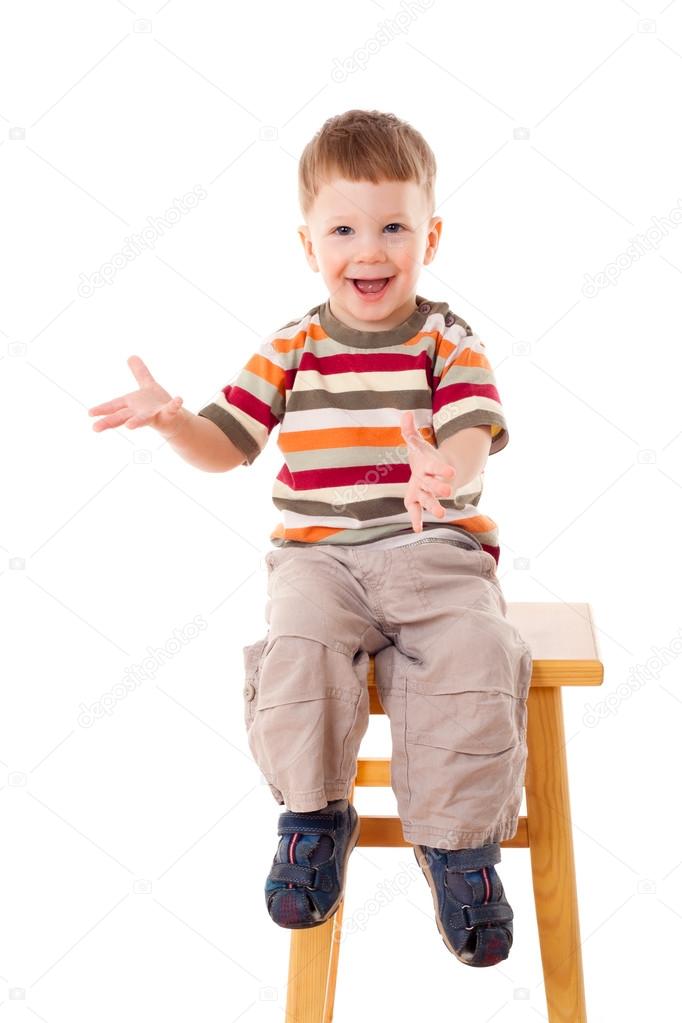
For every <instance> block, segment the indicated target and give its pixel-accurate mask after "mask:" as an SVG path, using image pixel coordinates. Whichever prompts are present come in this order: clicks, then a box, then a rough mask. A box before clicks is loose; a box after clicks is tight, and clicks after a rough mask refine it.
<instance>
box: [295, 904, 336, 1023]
mask: <svg viewBox="0 0 682 1023" xmlns="http://www.w3.org/2000/svg"><path fill="white" fill-rule="evenodd" d="M340 909H341V907H340V906H339V909H337V911H336V913H335V914H334V916H333V917H331V919H329V920H326V921H325V923H323V924H319V925H318V926H317V927H304V928H301V929H300V930H292V932H291V946H290V952H289V981H288V984H287V1008H286V1015H285V1019H286V1023H328V1020H331V1014H328V1012H327V992H328V988H329V980H330V967H331V949H332V931H333V927H334V920H335V919H336V916H337V915H338V913H339V910H340ZM330 1009H333V1006H332V1007H330Z"/></svg>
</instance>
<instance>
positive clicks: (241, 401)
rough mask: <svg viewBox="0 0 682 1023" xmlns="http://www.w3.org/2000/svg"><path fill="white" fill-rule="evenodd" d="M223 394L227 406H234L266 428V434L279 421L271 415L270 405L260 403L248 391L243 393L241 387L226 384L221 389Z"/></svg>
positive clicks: (263, 402) (258, 399)
mask: <svg viewBox="0 0 682 1023" xmlns="http://www.w3.org/2000/svg"><path fill="white" fill-rule="evenodd" d="M223 394H224V395H225V401H226V402H227V403H228V404H230V405H234V406H236V408H238V409H241V411H242V412H246V414H247V415H249V416H251V418H252V419H255V420H256V422H258V423H262V424H263V426H267V428H268V432H269V431H270V430H272V429H273V427H275V426H277V423H278V422H279V419H278V418H277V416H274V415H273V414H272V409H271V408H270V405H269V404H268V403H267V402H265V401H261V400H260V398H256V396H255V395H254V394H251V393H250V391H245V390H244V389H243V388H242V387H237V385H236V384H228V385H227V387H223Z"/></svg>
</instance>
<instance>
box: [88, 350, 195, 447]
mask: <svg viewBox="0 0 682 1023" xmlns="http://www.w3.org/2000/svg"><path fill="white" fill-rule="evenodd" d="M128 365H129V366H130V369H131V370H132V373H133V375H134V377H135V379H136V380H137V382H138V384H139V385H140V387H139V390H137V391H130V393H129V394H122V395H121V396H120V397H119V398H112V399H111V401H105V402H104V403H103V404H102V405H95V406H94V407H93V408H91V409H88V415H90V416H104V417H105V418H104V419H99V420H98V421H97V422H96V423H94V425H93V427H92V428H93V430H94V431H95V432H96V433H98V432H100V431H101V430H108V429H109V428H110V427H115V426H121V424H122V423H125V424H126V426H127V427H128V429H129V430H135V429H137V427H138V426H153V427H154V428H155V429H156V430H158V431H159V432H160V433H161V434H163V436H164V437H166V438H168V437H170V436H172V435H173V433H174V432H175V431H176V430H177V429H178V428H179V426H180V424H181V421H182V417H181V416H180V415H179V412H180V408H181V406H182V398H171V396H170V394H169V393H168V391H166V390H164V388H163V387H162V386H161V384H158V383H157V382H156V380H155V379H154V377H153V376H152V375H151V373H150V372H149V370H148V369H147V367H146V366H145V364H144V362H143V361H142V359H141V358H140V357H139V356H138V355H131V356H130V358H129V359H128Z"/></svg>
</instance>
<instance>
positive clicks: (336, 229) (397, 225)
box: [332, 223, 404, 238]
mask: <svg viewBox="0 0 682 1023" xmlns="http://www.w3.org/2000/svg"><path fill="white" fill-rule="evenodd" d="M386 227H397V228H399V229H400V230H401V231H403V230H404V228H403V225H402V224H396V223H393V224H387V225H386ZM352 230H353V228H352V227H348V225H347V224H340V225H339V226H338V227H335V228H334V231H333V232H332V233H333V234H336V232H337V231H352ZM384 230H386V228H384ZM389 233H390V234H397V233H398V232H397V231H390V232H389ZM340 237H341V238H347V237H348V235H347V234H342V235H340Z"/></svg>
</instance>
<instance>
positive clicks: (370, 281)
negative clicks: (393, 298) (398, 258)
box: [348, 277, 393, 298]
mask: <svg viewBox="0 0 682 1023" xmlns="http://www.w3.org/2000/svg"><path fill="white" fill-rule="evenodd" d="M348 280H349V281H350V282H351V284H352V285H353V287H354V288H355V290H356V291H357V292H358V293H359V294H360V295H362V296H364V297H365V298H375V297H378V296H380V295H383V294H384V292H385V291H386V289H387V288H388V286H389V284H390V283H391V281H392V280H393V278H392V277H373V278H359V277H349V278H348Z"/></svg>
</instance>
